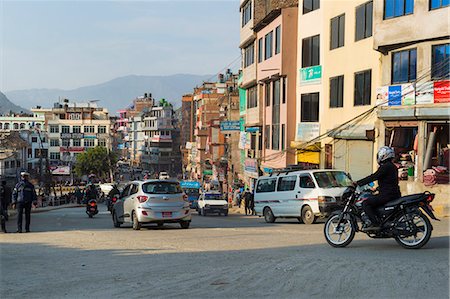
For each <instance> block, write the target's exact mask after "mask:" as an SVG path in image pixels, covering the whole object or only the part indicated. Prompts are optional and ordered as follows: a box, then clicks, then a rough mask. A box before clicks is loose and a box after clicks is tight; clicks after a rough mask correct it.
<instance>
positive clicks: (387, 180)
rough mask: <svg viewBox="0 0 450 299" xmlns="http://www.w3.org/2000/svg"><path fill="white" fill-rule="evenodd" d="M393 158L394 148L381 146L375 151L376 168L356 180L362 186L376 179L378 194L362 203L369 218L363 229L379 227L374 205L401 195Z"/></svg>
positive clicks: (380, 204) (384, 202)
mask: <svg viewBox="0 0 450 299" xmlns="http://www.w3.org/2000/svg"><path fill="white" fill-rule="evenodd" d="M394 158H395V152H394V150H393V149H392V148H390V147H388V146H382V147H381V148H380V149H379V150H378V153H377V162H378V165H379V168H378V170H377V171H376V172H375V173H373V174H371V175H369V176H368V177H365V178H363V179H361V180H359V181H357V182H356V184H357V185H358V186H363V185H366V184H368V183H370V182H373V181H378V188H379V194H377V195H372V196H371V197H370V198H369V199H367V200H365V201H364V202H363V204H362V207H363V210H364V212H365V213H366V215H367V216H368V217H369V220H370V221H368V222H367V226H366V227H365V230H377V229H379V224H378V220H377V217H376V214H375V210H374V209H375V208H376V207H378V206H382V205H384V204H386V203H387V202H389V201H392V200H395V199H397V198H400V197H401V194H400V187H399V183H398V170H397V166H395V165H394V163H393V162H392V160H393V159H394Z"/></svg>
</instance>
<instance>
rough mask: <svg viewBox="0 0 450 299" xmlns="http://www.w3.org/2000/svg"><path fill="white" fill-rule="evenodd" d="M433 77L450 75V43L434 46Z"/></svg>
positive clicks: (442, 77)
mask: <svg viewBox="0 0 450 299" xmlns="http://www.w3.org/2000/svg"><path fill="white" fill-rule="evenodd" d="M432 55H433V57H432V66H431V78H432V79H433V80H441V79H448V78H449V77H450V72H449V69H450V61H449V60H450V44H444V45H437V46H433V54H432Z"/></svg>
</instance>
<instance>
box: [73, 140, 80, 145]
mask: <svg viewBox="0 0 450 299" xmlns="http://www.w3.org/2000/svg"><path fill="white" fill-rule="evenodd" d="M73 146H81V140H80V139H74V140H73Z"/></svg>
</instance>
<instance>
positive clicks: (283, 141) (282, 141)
mask: <svg viewBox="0 0 450 299" xmlns="http://www.w3.org/2000/svg"><path fill="white" fill-rule="evenodd" d="M285 130H286V127H285V124H282V125H281V150H282V151H284V149H285V148H286V146H285V143H286V137H285V136H284V135H285V134H286V133H285Z"/></svg>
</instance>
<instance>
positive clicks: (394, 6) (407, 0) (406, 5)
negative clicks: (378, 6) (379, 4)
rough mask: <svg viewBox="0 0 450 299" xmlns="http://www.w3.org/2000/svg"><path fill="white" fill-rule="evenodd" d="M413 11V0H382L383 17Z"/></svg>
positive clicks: (399, 15) (388, 17) (393, 16)
mask: <svg viewBox="0 0 450 299" xmlns="http://www.w3.org/2000/svg"><path fill="white" fill-rule="evenodd" d="M412 13H414V0H384V19H392V18H395V17H401V16H405V15H410V14H412Z"/></svg>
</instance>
